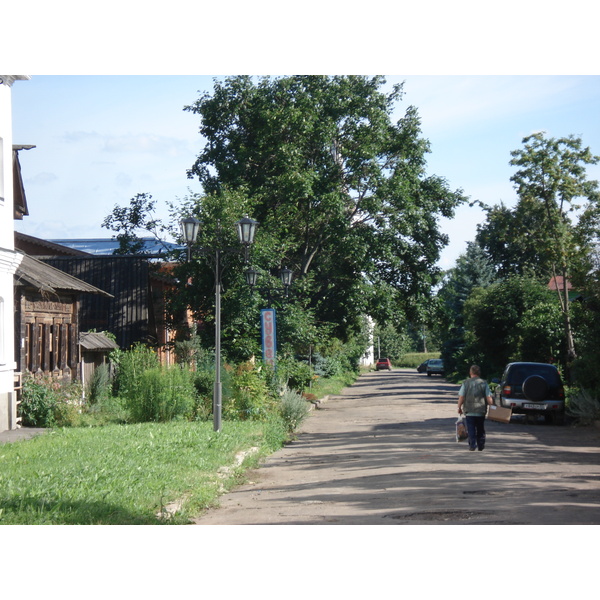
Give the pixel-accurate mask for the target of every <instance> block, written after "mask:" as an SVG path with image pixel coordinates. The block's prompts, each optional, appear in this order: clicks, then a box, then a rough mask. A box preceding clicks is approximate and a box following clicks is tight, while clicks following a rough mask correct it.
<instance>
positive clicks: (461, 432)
mask: <svg viewBox="0 0 600 600" xmlns="http://www.w3.org/2000/svg"><path fill="white" fill-rule="evenodd" d="M468 437H469V434H468V433H467V424H466V422H465V418H464V416H463V415H461V416H460V417H458V419H456V441H457V442H464V441H465V440H466V439H467V438H468Z"/></svg>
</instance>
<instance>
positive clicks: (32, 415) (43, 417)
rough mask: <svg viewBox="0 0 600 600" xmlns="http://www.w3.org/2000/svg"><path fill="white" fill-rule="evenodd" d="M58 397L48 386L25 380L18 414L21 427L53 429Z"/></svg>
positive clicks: (31, 379) (32, 380)
mask: <svg viewBox="0 0 600 600" xmlns="http://www.w3.org/2000/svg"><path fill="white" fill-rule="evenodd" d="M57 404H58V395H57V393H56V390H55V389H54V388H53V387H51V386H50V385H48V384H45V383H43V382H41V381H36V380H34V379H33V378H27V379H25V380H24V381H23V394H22V397H21V403H20V405H19V413H20V415H21V422H22V424H23V425H26V426H29V427H54V426H55V425H56V407H57Z"/></svg>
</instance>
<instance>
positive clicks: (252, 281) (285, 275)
mask: <svg viewBox="0 0 600 600" xmlns="http://www.w3.org/2000/svg"><path fill="white" fill-rule="evenodd" d="M259 274H260V273H259V272H258V271H256V270H255V269H253V268H252V267H250V268H249V269H247V270H246V272H245V273H244V275H245V277H246V283H247V284H248V286H249V287H250V290H251V291H254V289H255V288H256V289H257V290H258V291H259V292H261V293H265V294H266V295H267V302H268V304H269V306H270V305H271V303H272V299H273V290H272V289H271V288H270V287H258V288H257V287H256V284H257V283H258V276H259ZM292 277H293V272H292V270H291V269H288V268H287V267H285V268H283V269H281V271H279V279H280V280H281V283H282V285H283V289H284V295H285V297H286V298H287V297H288V295H289V289H290V285H292Z"/></svg>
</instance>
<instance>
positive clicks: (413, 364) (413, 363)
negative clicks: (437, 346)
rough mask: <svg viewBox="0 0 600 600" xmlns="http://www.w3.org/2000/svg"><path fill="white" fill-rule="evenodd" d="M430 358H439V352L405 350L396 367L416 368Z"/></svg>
mask: <svg viewBox="0 0 600 600" xmlns="http://www.w3.org/2000/svg"><path fill="white" fill-rule="evenodd" d="M430 358H440V353H439V352H407V353H406V354H403V355H402V358H400V360H399V361H398V362H397V363H394V364H395V365H396V366H397V367H404V368H410V369H416V368H417V367H418V366H419V365H420V364H421V363H422V362H424V361H426V360H428V359H430Z"/></svg>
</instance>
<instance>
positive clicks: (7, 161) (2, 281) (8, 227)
mask: <svg viewBox="0 0 600 600" xmlns="http://www.w3.org/2000/svg"><path fill="white" fill-rule="evenodd" d="M18 79H29V78H28V77H27V76H22V75H0V431H6V430H7V429H16V427H17V423H16V416H17V412H16V401H15V400H16V397H15V393H14V371H15V368H16V364H15V331H14V275H15V271H16V269H17V267H18V265H19V262H20V255H19V254H17V253H16V252H15V229H14V207H13V176H12V174H13V170H12V144H13V139H12V100H11V88H12V85H13V83H14V82H15V81H16V80H18Z"/></svg>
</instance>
